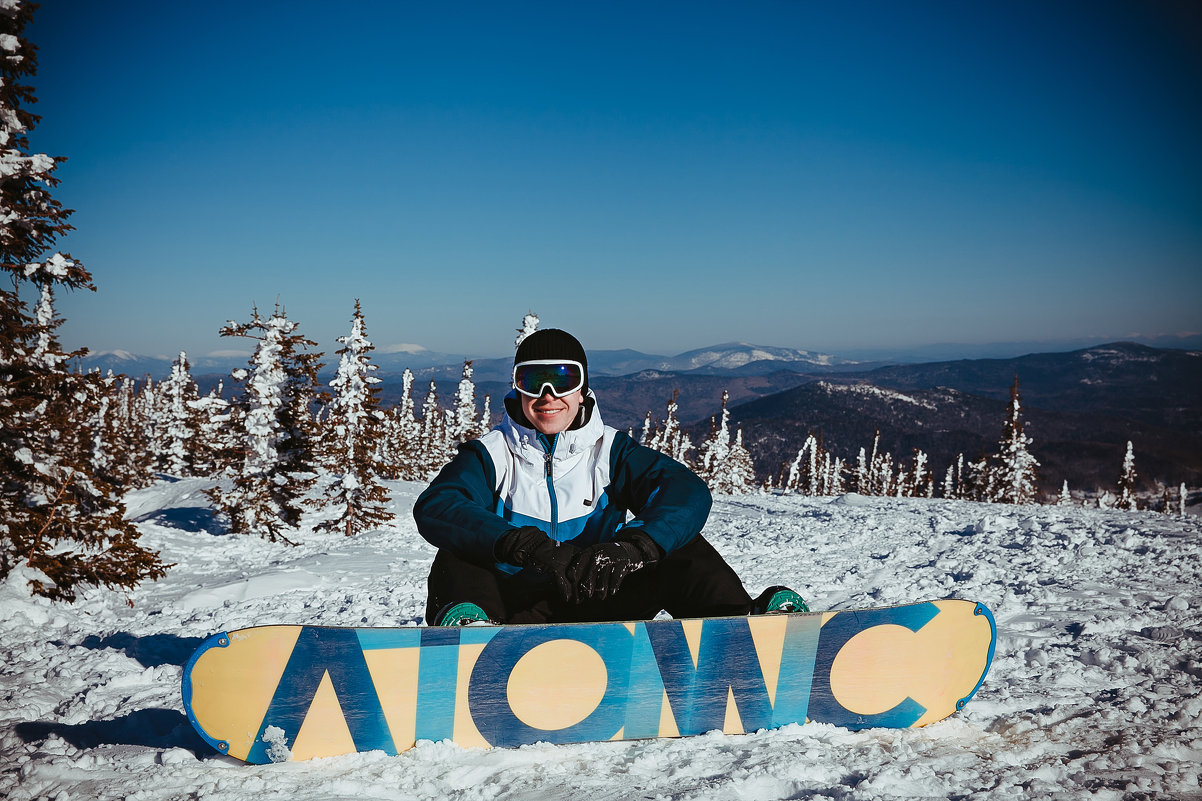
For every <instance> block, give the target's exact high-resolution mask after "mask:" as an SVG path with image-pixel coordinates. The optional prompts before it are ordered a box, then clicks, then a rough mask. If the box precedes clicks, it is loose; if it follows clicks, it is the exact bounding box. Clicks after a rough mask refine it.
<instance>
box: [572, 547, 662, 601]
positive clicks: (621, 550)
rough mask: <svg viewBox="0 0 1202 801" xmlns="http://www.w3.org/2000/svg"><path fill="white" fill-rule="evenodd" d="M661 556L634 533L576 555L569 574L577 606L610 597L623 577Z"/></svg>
mask: <svg viewBox="0 0 1202 801" xmlns="http://www.w3.org/2000/svg"><path fill="white" fill-rule="evenodd" d="M663 556H664V552H663V551H662V550H661V549H660V547H659V546H658V545H656V544H655V540H653V539H651V538H650V537H649V536H647V535H646V534H644V533H643V532H641V531H637V530H631V531H628V532H623V533H622V534H619V535H618V537H617V539H615V540H614V541H613V542H601V543H598V544H596V545H590V546H589V547H587V548H585V549H584V550H582V551H581V552H580V556H579V557H577V559H576V564H574V565H573V566H572V569H571V571H570V572H571V574H572V577H573V578H574V579H575V581H576V600H577V602H580V601H583V600H584V599H586V598H595V599H598V600H602V601H604V600H605V599H606V598H611V597H613V596H614V595H616V594H617V592H618V589H619V588H620V587H621V586H622V581H623V580H624V579H625V578H626V577H627V576H629V575H630V574H631V573H633V572H634V571H636V570H641V569H643V568H644V567H649V566H651V565H654V564H655V563H656V562H658V561H659V560H660V559H662V558H663Z"/></svg>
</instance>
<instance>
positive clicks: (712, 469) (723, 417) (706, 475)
mask: <svg viewBox="0 0 1202 801" xmlns="http://www.w3.org/2000/svg"><path fill="white" fill-rule="evenodd" d="M729 399H730V393H729V392H727V391H726V390H723V391H722V410H721V412H720V414H719V416H715V417H711V418H710V433H709V436H708V437H706V438H705V439H704V440H702V442H701V445H699V446H698V448H697V464H696V470H697V475H699V476H700V477H701V478H702V480H704V481H705V483H706V484H708V485H709V488H710V489H711V490H712V489H715V485H716V484H719V483H721V482H722V481H723V475H722V474H723V471H724V470H725V467H726V457H727V455H728V454H729V453H730V412H729V411H727V409H726V403H727V401H728V400H729ZM719 420H720V421H721V422H719Z"/></svg>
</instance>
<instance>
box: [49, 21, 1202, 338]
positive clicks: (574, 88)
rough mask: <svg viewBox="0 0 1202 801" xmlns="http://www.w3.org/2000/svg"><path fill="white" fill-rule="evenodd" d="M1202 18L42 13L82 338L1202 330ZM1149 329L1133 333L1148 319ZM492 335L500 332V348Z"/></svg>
mask: <svg viewBox="0 0 1202 801" xmlns="http://www.w3.org/2000/svg"><path fill="white" fill-rule="evenodd" d="M1200 23H1202V7H1199V6H1196V5H1192V4H1188V3H1172V2H1166V3H1158V4H1155V5H1151V4H1144V5H1138V6H1136V5H1131V4H1126V3H1118V2H1101V3H1094V2H1090V3H1086V2H1070V3H1064V4H1055V5H1054V6H1048V5H1047V4H1041V3H1004V4H1003V3H982V4H971V5H965V4H959V3H952V2H933V1H932V2H920V3H917V4H911V5H906V6H904V7H901V6H897V5H896V4H892V3H883V2H859V3H849V4H842V5H839V6H837V7H827V6H822V5H809V4H791V3H772V2H763V3H753V4H745V5H740V6H738V7H737V8H736V7H734V6H724V5H721V4H711V3H701V4H697V3H687V4H686V3H663V4H656V5H654V6H652V7H647V6H644V5H642V4H636V3H628V2H617V3H607V4H604V5H601V4H588V3H584V4H571V5H563V4H554V3H522V4H514V5H507V6H504V7H501V6H497V5H495V4H487V3H472V2H469V3H466V4H461V5H457V6H455V7H453V8H448V7H444V6H440V5H433V4H431V5H418V4H404V5H397V4H391V3H382V2H379V3H377V2H365V3H362V4H357V5H355V6H354V7H349V8H345V9H339V10H338V11H337V12H336V13H331V12H330V8H329V6H328V5H327V4H320V5H319V4H316V3H309V2H296V3H288V4H283V3H270V2H268V3H261V4H253V5H247V4H237V3H232V2H213V3H208V4H204V5H185V4H160V3H153V2H149V0H139V1H138V2H128V3H122V4H118V5H116V6H96V5H92V4H44V5H43V6H42V7H41V8H40V9H39V10H38V11H37V13H36V15H35V19H34V23H33V25H32V26H31V27H30V29H29V30H28V35H29V38H30V39H31V41H32V42H33V43H34V44H36V45H37V46H38V47H39V68H38V74H37V75H36V76H35V78H34V79H33V80H32V85H33V87H34V91H35V94H36V95H37V97H38V100H39V103H38V105H37V107H36V109H35V110H36V111H37V113H39V114H40V115H42V117H43V119H42V121H41V123H40V125H39V126H38V127H37V128H35V129H34V130H33V131H32V132H31V135H30V147H31V150H32V151H33V152H44V153H48V154H50V155H52V156H58V155H62V156H66V157H67V158H68V161H66V162H65V163H63V164H62V165H61V166H60V168H59V169H58V171H57V173H56V177H57V178H59V179H60V180H61V181H62V183H61V184H60V185H59V186H58V187H57V188H55V189H54V190H53V191H54V197H55V198H56V199H58V200H59V201H60V202H61V203H62V204H63V205H64V206H66V207H68V208H72V209H75V210H76V213H75V214H74V216H73V217H72V218H71V223H72V224H73V225H74V226H75V227H76V231H74V232H73V233H71V234H70V235H69V236H67V237H64V238H63V239H61V240H60V242H59V243H58V249H60V250H63V251H67V252H70V253H71V255H72V256H74V257H75V258H77V259H79V260H80V261H81V262H82V263H83V264H84V265H85V266H86V267H87V268H88V269H89V270H91V272H92V273H93V275H94V277H95V280H96V283H97V285H98V287H99V291H98V292H97V293H89V292H78V293H74V294H70V295H60V296H59V297H58V309H59V312H60V314H61V315H62V316H64V317H65V318H66V320H67V322H66V324H65V325H64V327H63V328H62V330H61V335H62V339H63V342H64V345H66V346H67V347H70V348H73V347H79V346H86V347H88V348H90V349H91V350H93V351H94V352H95V351H107V350H117V349H122V350H127V351H130V352H133V353H140V354H148V353H162V352H163V350H164V349H165V350H166V351H167V352H168V353H172V352H178V351H179V350H186V351H188V352H189V353H196V354H205V353H210V352H213V351H218V350H227V349H231V348H234V349H236V348H238V347H239V346H241V345H243V344H244V343H240V342H237V341H235V340H230V339H222V338H220V337H219V336H218V335H217V330H218V329H219V328H220V326H221V325H223V324H224V323H225V321H226V320H229V319H234V320H246V319H248V318H249V315H250V311H251V306H252V303H257V304H258V307H259V309H260V311H261V312H268V311H270V309H271V308H272V307H273V306H274V304H275V303H276V302H277V300H278V301H279V302H281V303H282V304H283V305H284V306H285V308H286V309H287V311H288V315H289V317H290V318H292V319H294V320H296V321H298V322H299V323H300V325H301V331H302V332H304V333H305V334H306V335H308V336H310V337H311V338H313V339H316V340H317V341H318V342H319V343H321V347H322V349H323V350H325V351H326V352H332V351H333V350H334V349H336V347H337V345H336V343H335V342H334V339H335V337H338V336H341V335H343V334H345V333H346V331H347V330H348V329H349V320H350V316H351V312H352V310H353V304H354V301H355V299H356V298H360V299H361V300H362V303H363V309H364V312H365V314H366V317H367V323H368V333H369V336H370V337H371V339H372V341H373V342H374V343H375V344H376V346H377V348H379V349H381V350H384V349H387V348H390V347H398V346H401V345H403V344H405V343H409V344H413V345H418V346H421V347H424V348H426V349H429V350H432V351H438V352H447V353H457V352H461V353H467V354H470V353H481V354H482V355H481V357H482V358H485V357H486V356H485V355H483V354H493V353H495V354H498V355H499V354H503V353H505V352H506V351H507V349H508V348H509V347H511V343H512V339H513V335H514V329H515V328H516V327H517V326H518V324H519V323H520V320H521V316H522V315H523V314H524V313H526V312H527V311H529V310H533V311H535V312H537V313H538V314H539V315H540V317H541V318H542V321H543V325H544V326H545V327H552V326H553V327H562V328H567V329H569V330H571V331H573V333H575V334H577V336H579V337H580V339H581V340H582V341H583V342H585V344H586V347H588V348H590V349H597V350H615V349H622V348H631V349H634V350H639V351H642V352H645V353H660V354H675V353H681V352H685V351H688V350H692V349H695V348H699V347H708V346H710V345H714V344H718V343H721V342H728V341H746V342H751V343H755V344H760V345H772V346H778V347H791V348H798V349H804V350H811V351H816V352H822V353H831V354H835V355H840V354H842V353H847V352H854V351H862V350H867V349H873V350H884V349H886V348H915V347H920V346H926V345H934V344H937V343H955V342H958V343H964V344H965V345H966V346H983V345H986V344H988V343H998V342H1031V343H1039V342H1048V343H1055V342H1069V341H1075V342H1083V341H1093V342H1105V341H1114V340H1121V339H1132V338H1137V337H1139V336H1144V337H1151V336H1158V335H1167V336H1174V335H1179V334H1182V333H1186V332H1189V333H1197V332H1200V331H1202V149H1199V148H1198V147H1197V143H1198V142H1199V141H1202V107H1200V106H1199V104H1198V103H1197V98H1198V97H1200V96H1202V45H1200V44H1199V42H1200V39H1199V32H1200V31H1202V24H1200ZM1135 332H1139V333H1138V334H1136V333H1135ZM490 343H491V344H490Z"/></svg>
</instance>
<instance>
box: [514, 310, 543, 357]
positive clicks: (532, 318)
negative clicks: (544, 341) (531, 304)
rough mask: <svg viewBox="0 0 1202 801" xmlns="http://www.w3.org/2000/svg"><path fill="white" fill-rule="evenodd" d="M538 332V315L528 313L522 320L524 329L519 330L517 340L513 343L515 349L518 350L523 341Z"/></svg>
mask: <svg viewBox="0 0 1202 801" xmlns="http://www.w3.org/2000/svg"><path fill="white" fill-rule="evenodd" d="M537 330H538V315H537V314H535V313H534V312H526V316H525V317H523V318H522V327H521V328H519V329H518V330H517V332H518V335H517V339H515V340H514V342H513V347H514V349H515V350H516V349H517V348H518V346H519V345H521V344H522V340H523V339H525V338H526V337H528V336H530V335H531V334H533V333H534V332H535V331H537Z"/></svg>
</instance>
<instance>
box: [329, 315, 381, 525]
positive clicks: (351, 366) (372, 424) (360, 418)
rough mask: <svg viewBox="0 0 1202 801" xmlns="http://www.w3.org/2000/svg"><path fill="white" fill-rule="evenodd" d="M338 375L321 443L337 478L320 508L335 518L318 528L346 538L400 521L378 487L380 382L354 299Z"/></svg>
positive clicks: (341, 351)
mask: <svg viewBox="0 0 1202 801" xmlns="http://www.w3.org/2000/svg"><path fill="white" fill-rule="evenodd" d="M338 342H340V343H342V349H341V350H339V351H338V356H339V361H338V372H337V374H336V375H335V376H334V379H333V380H332V381H330V387H331V388H332V389H333V390H334V391H333V399H332V400H331V402H330V404H329V405H328V406H327V407H326V408H327V411H328V414H327V417H326V420H325V425H326V435H325V437H323V442H322V458H321V462H322V464H323V465H324V466H325V467H326V468H328V469H329V470H330V471H331V472H333V473H334V475H335V478H334V480H333V481H332V482H331V483H330V484H329V485H328V486H327V487H326V490H325V493H324V497H323V498H322V505H323V506H325V507H333V508H334V509H336V510H337V514H336V515H335V516H334V517H332V518H330V519H328V520H326V521H324V522H323V523H321V524H320V526H319V528H320V529H322V530H326V531H342V532H343V533H344V534H346V536H348V537H349V536H351V535H352V534H358V533H360V532H363V531H369V530H371V529H373V528H379V527H380V526H382V525H384V524H385V523H388V522H390V521H392V520H393V519H394V518H395V517H396V516H395V515H394V514H393V513H392V512H391V511H389V509H388V503H389V497H388V490H387V489H385V487H384V485H383V484H381V483H380V472H381V465H380V462H379V458H378V453H379V442H380V439H381V437H382V436H383V430H384V425H383V423H384V419H383V418H384V415H383V414H382V413H381V412H380V408H379V407H380V390H379V387H376V386H374V385H375V384H378V383H380V379H379V378H377V377H375V376H374V375H372V373H373V372H374V371H375V370H376V365H374V364H372V363H371V352H372V351H373V350H374V349H375V348H374V347H373V346H372V344H371V340H370V339H368V338H367V323H366V321H365V320H364V319H363V311H362V309H361V308H360V306H359V301H358V299H356V300H355V314H354V316H353V317H352V318H351V332H350V333H349V334H348V335H346V336H344V337H338Z"/></svg>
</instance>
